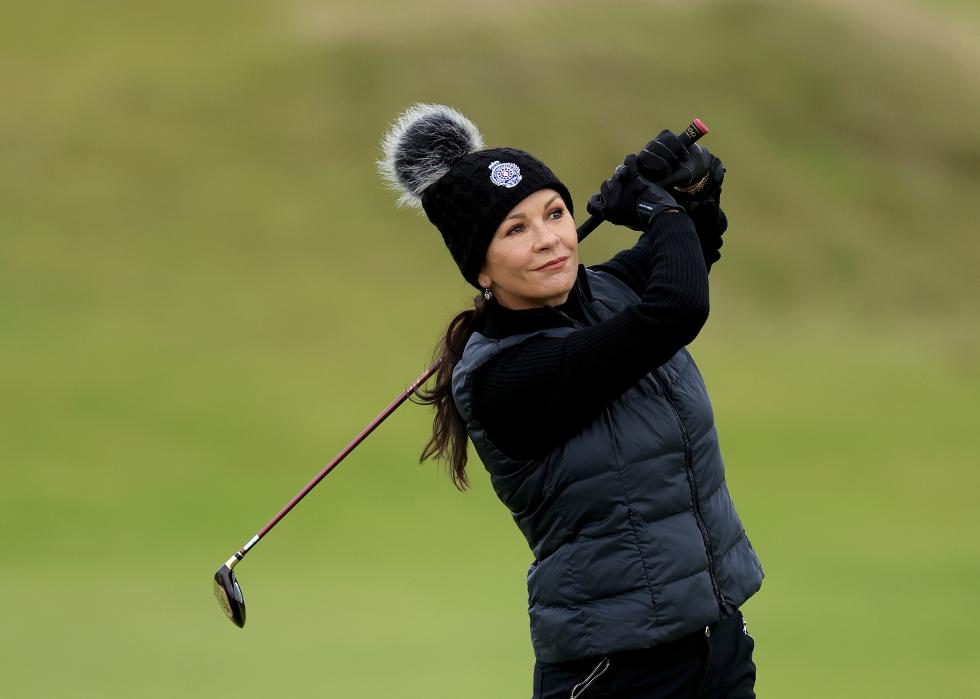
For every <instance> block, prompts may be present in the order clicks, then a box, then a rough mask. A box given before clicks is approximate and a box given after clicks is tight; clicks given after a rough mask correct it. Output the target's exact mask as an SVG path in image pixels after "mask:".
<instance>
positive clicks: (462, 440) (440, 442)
mask: <svg viewBox="0 0 980 699" xmlns="http://www.w3.org/2000/svg"><path fill="white" fill-rule="evenodd" d="M486 308H487V302H486V301H485V300H484V298H483V295H482V294H479V295H477V297H476V298H475V299H473V308H471V309H467V310H465V311H463V312H461V313H458V314H457V315H456V316H455V317H454V318H453V319H452V320H451V321H449V325H448V327H447V328H446V334H445V336H444V337H443V338H442V340H441V341H440V342H439V344H438V345H437V347H436V352H435V355H436V356H437V357H438V360H437V361H438V364H439V366H438V368H437V369H436V372H435V377H436V380H435V385H434V386H433V387H432V388H431V389H429V390H421V389H420V390H418V391H416V392H415V398H413V399H412V400H413V402H415V403H418V404H420V405H433V406H435V409H436V414H435V415H434V416H433V418H432V438H431V439H429V443H428V444H426V445H425V449H423V450H422V455H421V456H420V457H419V463H422V462H423V461H425V460H426V459H428V458H430V457H433V456H434V457H436V459H438V460H440V461H445V462H446V464H447V466H448V467H449V478H450V479H451V480H452V482H453V485H455V486H456V487H457V488H458V489H459V490H466V488H467V487H468V486H469V479H468V478H467V477H466V439H467V435H466V423H465V422H464V421H463V417H462V416H461V415H460V414H459V411H458V410H456V403H455V402H454V401H453V369H455V368H456V364H457V363H458V362H459V360H460V357H462V356H463V349H464V348H465V347H466V342H467V340H469V339H470V335H472V334H473V331H474V330H475V329H476V326H477V324H478V321H480V320H481V319H482V317H483V315H484V313H485V312H486Z"/></svg>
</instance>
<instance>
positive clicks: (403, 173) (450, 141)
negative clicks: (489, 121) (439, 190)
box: [378, 103, 483, 208]
mask: <svg viewBox="0 0 980 699" xmlns="http://www.w3.org/2000/svg"><path fill="white" fill-rule="evenodd" d="M381 150H382V153H383V157H382V159H381V160H379V161H378V170H379V171H380V172H381V176H382V177H383V178H384V179H385V181H386V182H387V183H388V185H389V186H390V187H391V188H392V189H394V190H395V191H397V192H400V193H401V196H399V198H398V205H399V206H404V205H408V206H412V207H415V208H421V207H422V199H421V197H422V192H424V191H425V190H426V188H427V187H428V186H429V185H431V184H432V183H434V182H435V181H436V180H438V179H439V178H440V177H442V176H443V175H445V174H446V173H447V172H449V168H450V167H451V166H452V164H453V162H455V161H456V160H458V159H459V158H461V157H462V156H464V155H466V154H467V153H472V152H474V151H478V150H483V137H482V136H481V135H480V132H479V131H478V130H477V128H476V126H474V124H473V122H471V121H470V120H469V119H467V118H466V117H465V116H463V115H462V114H460V113H459V112H458V111H456V110H455V109H453V108H452V107H447V106H445V105H442V104H421V103H419V104H415V105H413V106H411V107H409V108H408V109H407V110H405V111H404V112H403V113H402V114H401V116H399V117H398V119H397V120H396V121H395V123H394V124H393V125H392V126H391V128H390V129H389V130H388V133H387V134H385V137H384V139H383V140H382V141H381Z"/></svg>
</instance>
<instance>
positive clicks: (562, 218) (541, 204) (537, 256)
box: [477, 189, 578, 310]
mask: <svg viewBox="0 0 980 699" xmlns="http://www.w3.org/2000/svg"><path fill="white" fill-rule="evenodd" d="M577 274H578V233H577V232H576V230H575V221H574V220H572V216H571V214H569V212H568V207H566V206H565V202H564V201H562V198H561V196H560V195H559V194H558V192H556V191H555V190H553V189H540V190H538V191H537V192H534V193H533V194H529V195H528V196H527V197H525V198H524V199H523V200H522V201H521V202H520V203H519V204H518V205H517V206H515V207H514V208H513V209H511V210H510V213H509V214H507V217H506V218H505V219H504V220H503V222H501V224H500V226H498V227H497V231H496V232H495V233H494V235H493V240H491V241H490V247H489V248H487V256H486V258H485V259H484V261H483V268H482V269H481V270H480V274H479V275H478V276H477V281H478V282H479V283H480V286H482V287H483V288H488V287H489V289H490V291H492V292H493V295H494V296H495V297H496V298H497V301H498V302H499V303H500V304H501V305H502V306H505V307H507V308H511V309H514V310H519V309H522V308H535V307H539V306H557V305H559V304H562V303H564V302H565V300H566V299H567V298H568V292H569V291H571V289H572V286H573V285H574V284H575V277H576V275H577Z"/></svg>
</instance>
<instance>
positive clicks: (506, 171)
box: [490, 160, 521, 189]
mask: <svg viewBox="0 0 980 699" xmlns="http://www.w3.org/2000/svg"><path fill="white" fill-rule="evenodd" d="M490 181H491V182H493V183H494V184H495V185H497V186H498V187H506V188H507V189H510V188H511V187H516V186H517V184H518V182H520V181H521V169H520V168H519V167H517V165H516V164H514V163H502V162H500V161H499V160H494V161H493V162H492V163H490Z"/></svg>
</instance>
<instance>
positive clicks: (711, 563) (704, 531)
mask: <svg viewBox="0 0 980 699" xmlns="http://www.w3.org/2000/svg"><path fill="white" fill-rule="evenodd" d="M650 375H651V376H653V380H654V381H656V382H657V386H659V387H660V391H661V392H662V393H663V396H664V400H666V401H667V405H669V406H670V409H671V410H672V411H673V412H674V417H675V418H677V424H678V425H679V426H680V428H681V437H682V438H683V440H684V468H685V470H686V471H687V484H688V486H689V487H690V489H691V501H692V503H693V504H694V519H695V520H696V521H697V523H698V528H699V529H700V530H701V538H702V539H703V540H704V551H705V553H706V554H707V555H708V575H709V576H710V577H711V587H712V588H714V591H715V600H716V601H717V602H718V609H720V610H721V613H722V614H723V615H724V614H725V613H726V612H727V611H728V608H727V606H726V605H725V597H724V596H723V595H722V594H721V585H719V584H718V575H717V573H716V571H715V555H714V553H713V551H712V547H711V533H710V532H709V531H708V525H707V524H705V521H704V514H703V513H702V512H701V499H700V498H699V497H698V484H697V481H696V480H695V478H694V465H693V461H694V456H693V449H692V447H691V437H690V435H689V434H688V432H687V425H686V424H685V423H684V418H682V417H681V414H680V412H679V411H678V410H677V406H676V405H675V404H674V400H673V398H671V396H670V393H669V392H668V390H667V387H666V386H664V383H663V381H661V380H660V377H659V376H657V375H656V373H654V372H651V373H650ZM668 383H669V381H668Z"/></svg>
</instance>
